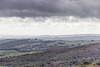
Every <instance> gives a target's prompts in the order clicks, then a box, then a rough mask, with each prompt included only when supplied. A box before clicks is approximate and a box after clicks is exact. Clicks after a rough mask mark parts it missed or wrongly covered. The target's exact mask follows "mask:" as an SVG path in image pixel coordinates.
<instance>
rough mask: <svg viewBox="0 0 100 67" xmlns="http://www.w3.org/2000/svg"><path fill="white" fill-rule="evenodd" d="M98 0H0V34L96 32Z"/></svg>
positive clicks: (99, 19) (99, 21)
mask: <svg viewBox="0 0 100 67" xmlns="http://www.w3.org/2000/svg"><path fill="white" fill-rule="evenodd" d="M99 11H100V0H0V35H69V34H100V31H99V30H100V12H99Z"/></svg>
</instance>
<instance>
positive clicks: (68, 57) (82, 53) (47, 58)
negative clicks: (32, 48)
mask: <svg viewBox="0 0 100 67" xmlns="http://www.w3.org/2000/svg"><path fill="white" fill-rule="evenodd" d="M99 59H100V44H89V45H83V46H78V47H74V48H62V49H56V50H51V51H46V52H39V53H33V54H26V55H21V56H14V57H6V58H0V65H1V66H2V65H6V66H10V67H15V66H16V67H27V66H29V67H32V66H36V65H38V66H40V67H42V66H44V67H51V66H52V67H53V66H57V67H59V66H60V65H62V66H68V65H70V66H72V65H74V66H75V65H78V64H80V63H82V62H83V61H85V60H87V61H90V62H95V61H97V60H99Z"/></svg>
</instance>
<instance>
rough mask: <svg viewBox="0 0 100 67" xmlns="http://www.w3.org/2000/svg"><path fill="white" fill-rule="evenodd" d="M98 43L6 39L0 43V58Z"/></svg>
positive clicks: (91, 41)
mask: <svg viewBox="0 0 100 67" xmlns="http://www.w3.org/2000/svg"><path fill="white" fill-rule="evenodd" d="M93 43H100V41H98V40H96V41H94V40H90V41H83V40H80V41H64V40H40V39H6V40H1V41H0V57H6V56H17V55H23V54H28V53H36V52H43V51H48V50H55V49H59V48H72V47H76V46H81V45H86V44H93Z"/></svg>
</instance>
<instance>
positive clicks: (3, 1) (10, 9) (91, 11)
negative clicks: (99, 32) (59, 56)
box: [0, 0, 100, 18]
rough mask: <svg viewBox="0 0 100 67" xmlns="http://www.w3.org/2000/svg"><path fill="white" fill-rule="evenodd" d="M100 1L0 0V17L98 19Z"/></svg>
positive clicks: (99, 16)
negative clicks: (76, 17) (74, 17)
mask: <svg viewBox="0 0 100 67" xmlns="http://www.w3.org/2000/svg"><path fill="white" fill-rule="evenodd" d="M99 11H100V0H0V16H1V17H2V16H5V17H6V16H9V17H10V16H18V17H37V16H42V17H48V16H78V17H97V18H100V13H99Z"/></svg>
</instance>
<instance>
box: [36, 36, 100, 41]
mask: <svg viewBox="0 0 100 67" xmlns="http://www.w3.org/2000/svg"><path fill="white" fill-rule="evenodd" d="M37 38H38V39H47V40H66V41H75V40H100V35H99V34H98V35H96V34H80V35H45V36H38V37H37Z"/></svg>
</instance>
